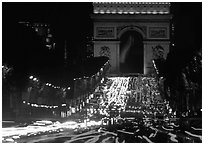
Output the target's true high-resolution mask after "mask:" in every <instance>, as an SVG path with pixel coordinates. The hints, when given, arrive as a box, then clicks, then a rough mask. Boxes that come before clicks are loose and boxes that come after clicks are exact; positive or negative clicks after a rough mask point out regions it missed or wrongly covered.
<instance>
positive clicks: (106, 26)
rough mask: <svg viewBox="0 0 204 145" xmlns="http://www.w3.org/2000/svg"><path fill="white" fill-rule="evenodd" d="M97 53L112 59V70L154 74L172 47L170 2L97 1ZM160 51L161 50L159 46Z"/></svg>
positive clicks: (94, 19)
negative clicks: (158, 61)
mask: <svg viewBox="0 0 204 145" xmlns="http://www.w3.org/2000/svg"><path fill="white" fill-rule="evenodd" d="M91 18H92V19H93V22H94V28H93V29H94V40H93V43H94V56H95V57H98V56H107V57H109V59H110V65H111V70H110V73H111V74H118V73H140V74H150V73H151V72H152V71H153V70H154V65H153V63H152V60H153V59H156V57H157V54H155V53H158V52H156V51H155V48H162V49H160V50H159V53H160V54H161V55H162V57H163V58H164V59H166V57H167V54H168V52H169V47H170V20H171V19H172V15H171V14H170V3H167V2H159V3H156V2H154V3H150V2H134V3H132V2H131V3H130V2H129V3H126V2H112V3H104V2H96V3H93V14H92V15H91ZM158 46H159V47H158ZM157 51H158V50H157Z"/></svg>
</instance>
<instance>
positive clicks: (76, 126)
mask: <svg viewBox="0 0 204 145" xmlns="http://www.w3.org/2000/svg"><path fill="white" fill-rule="evenodd" d="M157 87H158V86H157V83H156V81H155V79H154V78H151V77H110V78H108V80H107V81H106V82H105V83H104V84H101V85H99V86H98V87H97V88H96V89H95V92H94V93H93V94H91V95H90V97H89V98H90V99H88V101H87V102H88V103H86V106H85V107H84V109H85V110H86V111H85V112H84V111H82V110H83V109H81V112H80V111H79V112H76V113H75V115H76V114H83V113H84V114H85V116H86V117H85V118H84V117H81V116H80V115H78V116H79V117H78V118H74V119H73V118H71V117H67V118H65V119H64V120H63V121H62V120H60V119H59V120H56V119H55V120H52V119H47V120H45V119H44V120H33V121H31V122H18V123H16V122H12V121H3V128H2V142H9V143H14V142H17V143H49V142H50V143H51V142H52V143H53V142H55V143H89V142H90V143H98V142H100V143H117V142H118V143H121V142H129V143H133V142H149V143H151V142H172V143H178V142H202V129H201V122H200V120H199V119H198V120H194V121H192V125H191V127H190V128H188V129H186V128H182V127H181V126H179V123H178V121H179V120H178V118H176V117H175V114H174V112H172V109H171V108H170V107H169V105H168V101H165V100H163V99H162V98H161V97H160V94H159V92H158V90H157Z"/></svg>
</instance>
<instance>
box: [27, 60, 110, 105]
mask: <svg viewBox="0 0 204 145" xmlns="http://www.w3.org/2000/svg"><path fill="white" fill-rule="evenodd" d="M107 64H109V61H107V62H106V63H105V64H104V65H103V66H102V67H101V69H100V71H99V72H97V73H96V74H94V75H92V76H91V77H95V76H99V75H100V73H102V72H103V71H104V68H105V66H107ZM91 77H86V76H84V77H83V78H75V79H74V80H78V79H86V78H91ZM29 79H30V80H32V81H34V82H39V83H42V84H45V85H46V86H48V87H51V88H54V89H61V90H63V91H66V90H70V89H71V87H69V86H68V87H66V88H64V87H60V86H56V85H53V84H51V83H43V82H41V81H40V79H38V78H37V77H34V76H33V75H31V76H29ZM86 95H87V94H86ZM86 95H83V96H86ZM89 99H90V98H89ZM75 101H76V100H75ZM73 102H74V101H73ZM23 104H26V105H29V106H31V107H36V108H50V109H53V108H58V107H59V106H57V105H45V104H43V105H42V104H36V103H30V102H27V101H23ZM61 106H62V107H66V106H67V104H61Z"/></svg>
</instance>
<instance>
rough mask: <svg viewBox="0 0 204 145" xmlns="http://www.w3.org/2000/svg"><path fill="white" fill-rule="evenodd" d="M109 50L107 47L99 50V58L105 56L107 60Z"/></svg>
mask: <svg viewBox="0 0 204 145" xmlns="http://www.w3.org/2000/svg"><path fill="white" fill-rule="evenodd" d="M110 53H111V52H110V48H109V47H108V46H103V47H101V49H100V52H99V55H100V56H106V57H108V58H110Z"/></svg>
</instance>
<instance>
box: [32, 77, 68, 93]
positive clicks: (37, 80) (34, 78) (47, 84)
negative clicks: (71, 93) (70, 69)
mask: <svg viewBox="0 0 204 145" xmlns="http://www.w3.org/2000/svg"><path fill="white" fill-rule="evenodd" d="M29 79H30V80H32V81H34V82H41V81H40V80H39V79H38V78H37V77H34V76H30V77H29ZM41 83H42V82H41ZM44 84H45V85H46V86H48V87H52V88H54V89H62V90H63V91H65V90H70V89H71V87H69V86H68V87H67V88H64V87H60V86H56V85H53V84H51V83H44Z"/></svg>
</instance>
